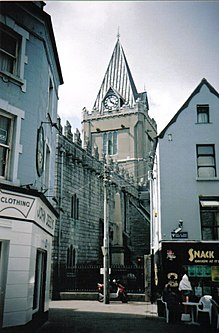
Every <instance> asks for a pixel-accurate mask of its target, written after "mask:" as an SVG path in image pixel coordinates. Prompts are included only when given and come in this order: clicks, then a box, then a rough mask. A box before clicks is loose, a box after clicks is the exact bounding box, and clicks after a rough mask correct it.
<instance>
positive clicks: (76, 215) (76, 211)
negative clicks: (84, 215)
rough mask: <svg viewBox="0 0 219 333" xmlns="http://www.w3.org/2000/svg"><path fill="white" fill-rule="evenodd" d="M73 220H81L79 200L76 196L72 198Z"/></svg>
mask: <svg viewBox="0 0 219 333" xmlns="http://www.w3.org/2000/svg"><path fill="white" fill-rule="evenodd" d="M71 218H72V219H75V220H78V219H79V199H78V197H77V195H76V194H74V195H73V196H72V197H71Z"/></svg>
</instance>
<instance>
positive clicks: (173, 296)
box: [163, 284, 181, 323]
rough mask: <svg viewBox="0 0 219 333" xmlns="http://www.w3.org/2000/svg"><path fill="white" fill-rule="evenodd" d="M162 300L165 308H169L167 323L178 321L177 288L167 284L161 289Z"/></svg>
mask: <svg viewBox="0 0 219 333" xmlns="http://www.w3.org/2000/svg"><path fill="white" fill-rule="evenodd" d="M163 300H164V301H165V302H166V303H167V308H168V310H169V323H175V322H178V321H180V318H181V298H180V295H179V294H178V292H177V289H176V288H175V287H171V286H170V285H169V284H167V285H166V286H165V288H164V291H163Z"/></svg>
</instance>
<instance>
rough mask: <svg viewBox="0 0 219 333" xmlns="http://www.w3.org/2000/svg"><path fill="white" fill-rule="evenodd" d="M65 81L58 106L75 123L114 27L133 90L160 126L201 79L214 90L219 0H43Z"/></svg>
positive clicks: (95, 85)
mask: <svg viewBox="0 0 219 333" xmlns="http://www.w3.org/2000/svg"><path fill="white" fill-rule="evenodd" d="M45 11H46V12H47V13H48V14H50V15H51V17H52V22H53V29H54V33H55V39H56V44H57V48H58V53H59V59H60V63H61V68H62V73H63V77H64V85H63V86H61V87H60V90H59V97H60V99H59V107H58V113H59V115H60V116H61V118H62V123H63V124H65V121H66V120H69V121H70V123H71V125H72V127H73V128H76V127H77V128H79V129H81V125H80V121H81V110H82V108H83V107H84V106H85V107H86V108H87V109H88V110H91V109H92V107H93V104H94V102H95V99H96V96H97V93H98V91H99V88H100V85H101V83H102V80H103V77H104V74H105V71H106V69H107V66H108V63H109V61H110V58H111V55H112V52H113V49H114V46H115V43H116V40H117V33H118V27H119V32H120V41H121V44H122V46H123V49H124V52H125V54H126V58H127V61H128V64H129V67H130V70H131V72H132V75H133V78H134V81H135V84H136V87H137V90H138V92H142V91H144V89H146V91H147V94H148V98H149V108H150V110H149V114H150V116H151V117H153V118H155V120H156V121H157V124H158V131H159V132H160V131H161V130H162V129H163V128H164V127H165V126H166V124H167V123H168V122H169V120H170V119H171V118H172V116H173V115H174V114H175V113H176V112H177V111H178V109H179V108H180V107H181V106H182V104H183V103H184V102H185V101H186V99H187V98H188V97H189V96H190V94H191V93H192V91H193V90H194V89H195V88H196V86H197V85H198V84H199V83H200V81H201V80H202V78H204V77H205V78H206V79H207V80H208V81H209V83H210V84H212V85H213V86H214V88H215V89H216V90H217V91H219V1H214V2H213V1H47V2H46V6H45Z"/></svg>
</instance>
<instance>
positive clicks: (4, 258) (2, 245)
mask: <svg viewBox="0 0 219 333" xmlns="http://www.w3.org/2000/svg"><path fill="white" fill-rule="evenodd" d="M8 250H9V241H1V240H0V330H1V327H2V323H3V313H4V302H5V289H6V280H7V272H8V253H9V251H8Z"/></svg>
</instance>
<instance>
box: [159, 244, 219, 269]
mask: <svg viewBox="0 0 219 333" xmlns="http://www.w3.org/2000/svg"><path fill="white" fill-rule="evenodd" d="M163 251H164V252H163V254H164V256H165V257H164V259H165V261H166V260H167V262H176V263H178V264H180V263H181V264H182V265H211V266H212V265H219V242H215V243H210V242H209V243H204V242H194V243H191V242H175V243H174V242H169V243H164V244H163Z"/></svg>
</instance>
